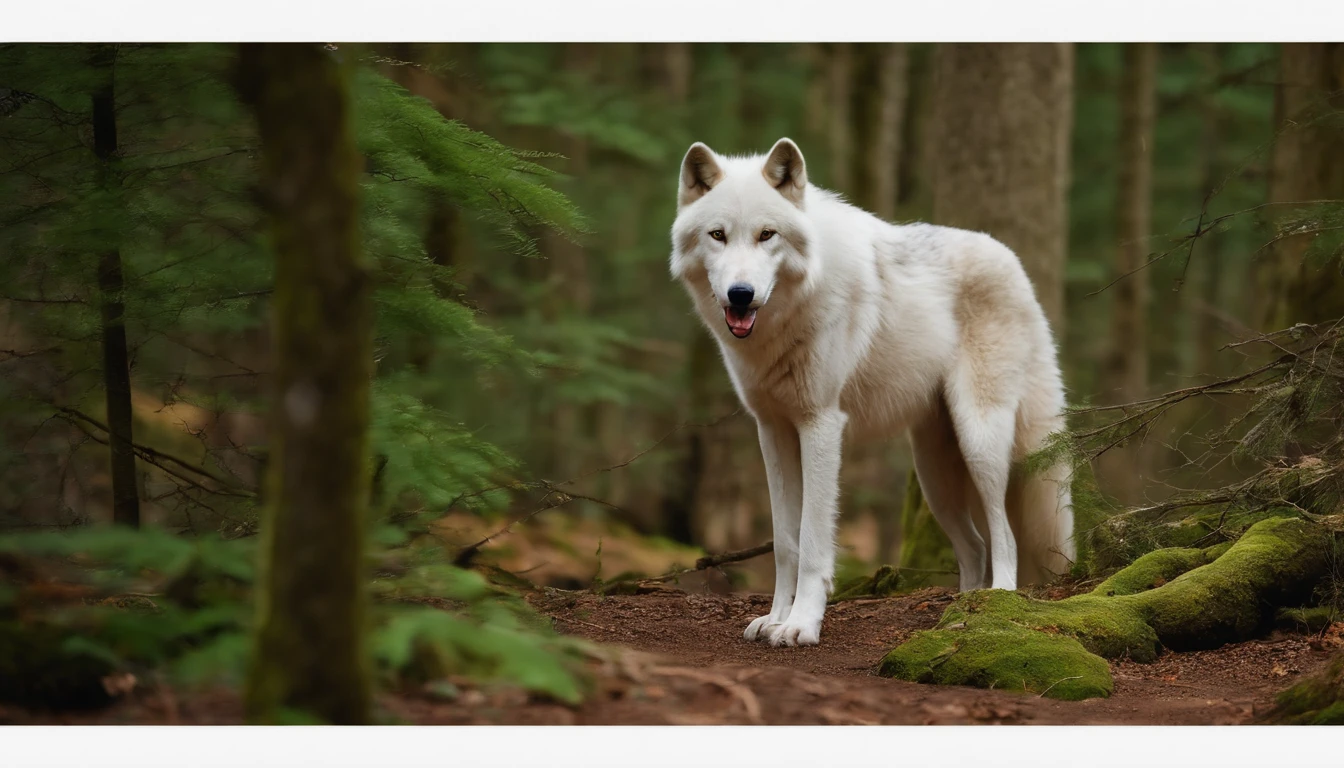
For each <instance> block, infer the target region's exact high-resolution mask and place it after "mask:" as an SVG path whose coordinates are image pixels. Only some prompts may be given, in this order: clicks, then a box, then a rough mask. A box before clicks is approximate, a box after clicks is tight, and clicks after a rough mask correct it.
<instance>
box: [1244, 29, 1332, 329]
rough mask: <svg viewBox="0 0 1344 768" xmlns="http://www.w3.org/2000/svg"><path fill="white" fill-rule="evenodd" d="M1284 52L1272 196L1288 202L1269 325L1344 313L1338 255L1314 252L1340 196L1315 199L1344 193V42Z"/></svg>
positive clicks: (1265, 314)
mask: <svg viewBox="0 0 1344 768" xmlns="http://www.w3.org/2000/svg"><path fill="white" fill-rule="evenodd" d="M1280 57H1281V58H1280V63H1279V83H1278V87H1277V89H1276V91H1275V115H1276V124H1277V126H1278V135H1277V138H1276V139H1275V142H1274V151H1273V154H1272V156H1271V158H1270V178H1269V199H1270V202H1273V203H1284V204H1285V205H1281V206H1279V207H1277V208H1275V215H1276V218H1278V219H1279V221H1280V231H1279V232H1278V233H1277V235H1276V237H1277V238H1278V239H1277V241H1276V242H1275V244H1274V247H1273V251H1272V252H1273V258H1272V259H1271V264H1272V266H1271V267H1270V270H1272V271H1271V272H1270V275H1269V276H1268V279H1267V281H1266V282H1268V290H1265V291H1262V296H1264V297H1265V300H1264V302H1263V303H1265V304H1269V307H1268V309H1262V310H1261V311H1260V313H1259V314H1260V317H1261V318H1264V320H1262V322H1263V324H1264V327H1265V329H1266V330H1274V329H1277V328H1282V327H1286V326H1288V325H1292V324H1293V323H1319V322H1324V321H1327V320H1333V319H1335V318H1338V317H1340V316H1341V315H1344V274H1342V273H1341V271H1340V267H1339V259H1338V258H1337V257H1335V256H1333V255H1331V256H1329V257H1327V258H1316V257H1315V256H1314V255H1309V253H1308V250H1309V248H1310V246H1311V245H1312V242H1313V240H1315V239H1316V237H1317V236H1318V235H1317V234H1316V230H1325V234H1326V236H1327V237H1328V236H1329V234H1330V232H1329V230H1328V229H1327V228H1329V227H1331V226H1332V225H1331V224H1330V223H1329V221H1328V220H1326V218H1325V215H1324V214H1326V212H1327V210H1329V211H1333V210H1338V204H1337V203H1331V204H1326V205H1324V206H1321V205H1312V204H1311V203H1312V202H1313V201H1321V200H1339V199H1340V198H1344V115H1341V113H1342V112H1344V43H1289V44H1285V45H1283V47H1282V52H1281V54H1280ZM1316 211H1319V212H1320V214H1321V215H1316V213H1315V212H1316ZM1301 229H1305V230H1306V231H1305V232H1303V233H1300V234H1294V235H1289V234H1287V233H1288V232H1289V231H1290V230H1301Z"/></svg>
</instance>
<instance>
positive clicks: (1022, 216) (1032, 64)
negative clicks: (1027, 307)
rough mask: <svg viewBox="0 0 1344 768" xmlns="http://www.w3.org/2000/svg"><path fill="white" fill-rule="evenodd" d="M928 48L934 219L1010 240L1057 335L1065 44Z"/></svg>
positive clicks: (1067, 125) (1069, 108)
mask: <svg viewBox="0 0 1344 768" xmlns="http://www.w3.org/2000/svg"><path fill="white" fill-rule="evenodd" d="M934 55H935V61H934V69H935V74H934V94H933V110H934V115H933V118H932V119H933V125H932V126H931V131H932V132H931V135H930V136H929V140H930V143H931V146H930V152H931V159H932V163H931V164H932V166H933V168H932V172H933V220H934V221H935V222H937V223H939V224H945V225H948V226H953V227H962V228H965V229H973V230H978V231H981V232H987V233H989V234H990V235H992V236H993V237H995V238H996V239H998V240H1000V241H1001V242H1003V243H1004V244H1005V245H1007V246H1008V247H1009V248H1012V249H1013V250H1014V251H1015V252H1016V253H1017V256H1018V258H1019V259H1021V260H1022V264H1023V266H1024V267H1026V270H1027V274H1028V275H1029V276H1030V277H1031V280H1032V283H1033V284H1035V286H1036V296H1037V298H1038V299H1039V300H1040V302H1041V305H1042V306H1043V307H1044V308H1045V314H1046V317H1047V318H1049V320H1050V326H1051V327H1052V328H1053V329H1054V331H1055V336H1056V338H1057V339H1062V338H1063V325H1064V254H1065V250H1066V243H1067V235H1068V219H1067V216H1066V212H1067V202H1068V182H1069V164H1068V161H1069V140H1070V135H1071V133H1072V128H1073V46H1072V44H1068V43H1059V44H1056V43H1050V44H1018V43H1013V44H993V45H984V44H960V43H959V44H943V45H939V46H938V50H937V51H936V53H935V54H934Z"/></svg>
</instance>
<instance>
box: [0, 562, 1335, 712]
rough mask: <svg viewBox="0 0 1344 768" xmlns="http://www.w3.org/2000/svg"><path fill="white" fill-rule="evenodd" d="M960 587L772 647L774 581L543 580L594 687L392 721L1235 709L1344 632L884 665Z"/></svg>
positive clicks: (171, 705) (432, 706) (839, 611)
mask: <svg viewBox="0 0 1344 768" xmlns="http://www.w3.org/2000/svg"><path fill="white" fill-rule="evenodd" d="M953 596H954V595H953V592H952V590H950V589H946V588H941V587H932V588H927V589H923V590H920V591H918V592H914V593H910V594H906V595H898V596H894V597H888V598H880V599H868V600H854V601H849V602H843V603H840V604H838V605H835V606H831V607H830V608H829V609H828V611H827V614H826V620H825V624H824V625H823V629H822V642H821V645H819V646H816V647H811V648H771V647H769V646H767V645H765V644H762V643H751V642H747V641H746V640H744V639H743V638H742V630H743V629H744V628H745V627H746V625H747V623H748V622H749V621H750V619H751V618H753V617H755V616H757V615H760V614H762V613H765V612H767V611H768V610H769V605H770V598H769V596H768V595H756V594H695V593H688V592H683V591H680V590H674V589H667V590H664V591H659V592H656V593H653V594H644V595H635V596H610V597H600V596H596V595H593V594H590V593H577V592H565V591H559V590H546V591H543V592H540V593H537V594H535V595H534V596H533V598H532V602H533V604H534V605H535V606H536V608H537V609H538V610H540V611H541V612H543V613H544V614H546V615H549V616H551V617H552V618H553V620H554V621H555V625H556V627H557V628H558V629H560V630H561V631H562V632H564V633H566V634H570V635H574V636H578V637H582V638H585V639H587V640H591V641H594V642H596V643H598V644H600V648H601V650H600V651H599V652H596V653H595V654H594V655H593V657H592V660H591V661H590V666H591V671H592V672H593V680H594V683H595V690H594V691H593V692H592V694H591V695H589V696H588V697H587V698H586V699H585V701H584V702H583V703H582V704H580V705H577V706H566V705H563V704H559V703H556V702H554V701H550V700H546V699H541V698H537V697H534V696H529V695H527V694H526V693H524V692H522V691H519V690H517V689H512V688H490V687H486V688H477V687H471V686H469V685H466V684H463V683H461V681H458V683H459V686H458V688H459V690H458V691H457V692H456V694H455V695H454V696H452V697H451V698H445V697H443V696H431V695H429V694H423V695H422V694H383V695H380V697H379V701H378V704H379V710H380V717H381V719H382V720H383V721H384V722H397V723H414V724H520V725H521V724H529V725H531V724H536V725H541V724H555V725H574V724H630V725H652V724H834V725H839V724H891V725H895V724H907V725H920V724H945V723H947V724H957V723H960V724H967V723H1023V724H1028V723H1042V724H1044V723H1053V724H1154V725H1196V724H1238V723H1249V722H1253V721H1254V720H1255V718H1256V716H1257V715H1258V714H1260V713H1262V712H1264V711H1265V709H1266V708H1268V707H1269V706H1270V704H1271V703H1272V701H1273V698H1274V695H1275V694H1276V693H1277V692H1278V691H1280V690H1283V689H1284V688H1285V687H1287V686H1288V685H1290V684H1292V682H1293V681H1294V680H1296V679H1297V678H1298V677H1300V676H1303V675H1307V674H1310V673H1312V672H1315V671H1316V670H1318V669H1320V668H1321V667H1322V665H1323V664H1324V663H1325V661H1326V660H1327V659H1328V658H1329V657H1330V654H1331V652H1332V650H1333V649H1335V648H1338V647H1339V646H1340V645H1342V644H1344V637H1342V635H1344V624H1335V625H1334V626H1332V627H1331V628H1330V629H1329V630H1327V631H1326V632H1325V633H1323V634H1321V635H1304V634H1293V633H1283V632H1278V631H1276V632H1274V633H1272V634H1270V635H1268V636H1266V637H1263V638H1261V639H1257V640H1251V641H1247V642H1242V643H1236V644H1233V645H1228V646H1224V647H1222V648H1219V649H1216V650H1210V651H1199V652H1189V653H1172V652H1164V653H1163V655H1162V656H1161V657H1160V658H1159V659H1158V660H1157V661H1156V662H1154V663H1152V664H1137V663H1133V662H1119V663H1115V664H1113V665H1112V672H1113V675H1114V678H1115V692H1114V694H1113V695H1112V696H1111V697H1110V698H1108V699H1091V700H1087V701H1081V702H1067V701H1055V700H1053V699H1047V698H1042V697H1040V696H1038V695H1036V694H1022V693H1010V692H1003V691H987V690H979V689H974V688H957V687H940V686H931V685H918V684H914V683H907V682H901V681H895V680H888V679H885V678H881V677H877V676H876V675H874V674H873V669H874V667H875V666H876V665H877V663H878V661H879V660H880V659H881V658H882V655H883V654H884V653H885V652H886V651H887V650H888V649H890V648H892V647H893V646H894V645H896V644H898V643H899V642H901V641H902V640H904V639H905V638H906V637H908V636H909V634H910V633H911V632H914V631H916V630H920V629H927V628H929V627H932V626H933V625H934V624H935V623H936V622H937V620H938V617H939V616H940V615H941V614H942V611H943V609H944V608H945V607H946V605H947V604H948V602H950V601H951V600H952V599H953ZM241 719H242V709H241V702H240V701H239V699H238V695H237V693H236V692H230V691H222V690H221V691H215V692H212V693H197V694H192V695H189V696H188V695H185V694H184V693H177V694H175V693H174V692H173V691H172V690H170V689H168V688H166V687H163V686H152V685H151V686H142V687H139V688H137V690H135V691H133V692H131V693H130V694H129V695H127V696H125V697H124V698H123V699H122V700H121V701H120V702H119V703H118V704H116V705H115V706H113V707H112V708H110V709H108V710H104V711H102V712H99V713H91V714H87V715H41V714H37V713H29V712H23V711H17V710H13V709H9V710H5V709H0V723H103V724H117V723H125V724H131V723H143V724H168V723H183V724H189V723H199V724H214V723H237V722H241Z"/></svg>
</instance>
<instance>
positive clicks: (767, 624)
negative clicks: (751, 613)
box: [742, 613, 782, 640]
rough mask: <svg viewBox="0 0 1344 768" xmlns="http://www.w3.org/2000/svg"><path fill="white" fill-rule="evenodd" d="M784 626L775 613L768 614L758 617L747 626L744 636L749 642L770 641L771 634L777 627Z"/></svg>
mask: <svg viewBox="0 0 1344 768" xmlns="http://www.w3.org/2000/svg"><path fill="white" fill-rule="evenodd" d="M779 626H782V624H781V622H780V620H779V619H777V618H775V615H774V614H773V613H767V614H766V615H764V616H757V617H756V618H755V619H754V620H752V622H751V623H750V624H748V625H747V631H746V632H743V633H742V636H743V637H745V638H747V639H748V640H768V639H769V638H770V633H771V632H772V631H773V630H774V628H775V627H779Z"/></svg>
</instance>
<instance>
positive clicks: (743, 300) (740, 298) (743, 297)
mask: <svg viewBox="0 0 1344 768" xmlns="http://www.w3.org/2000/svg"><path fill="white" fill-rule="evenodd" d="M754 298H756V291H755V290H754V289H752V287H751V286H750V285H747V284H746V283H737V284H736V285H734V286H733V287H731V288H729V289H728V303H729V304H732V305H733V306H734V307H738V308H745V307H749V306H751V300H752V299H754Z"/></svg>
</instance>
